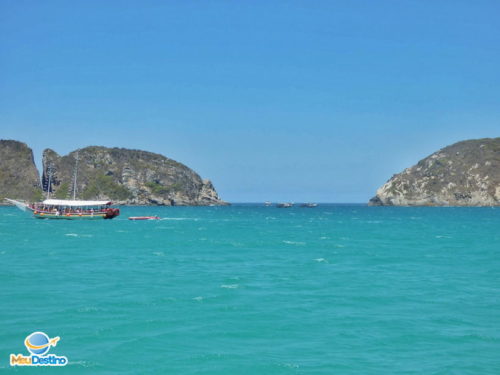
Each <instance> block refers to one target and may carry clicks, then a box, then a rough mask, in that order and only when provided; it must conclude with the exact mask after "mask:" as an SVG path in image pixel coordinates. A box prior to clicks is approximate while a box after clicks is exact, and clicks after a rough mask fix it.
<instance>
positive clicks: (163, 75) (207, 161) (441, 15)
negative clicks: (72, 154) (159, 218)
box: [0, 0, 500, 202]
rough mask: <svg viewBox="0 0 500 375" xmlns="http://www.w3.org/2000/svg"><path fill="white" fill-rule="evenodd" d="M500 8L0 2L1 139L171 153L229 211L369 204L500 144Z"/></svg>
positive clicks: (491, 4)
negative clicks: (422, 169)
mask: <svg viewBox="0 0 500 375" xmlns="http://www.w3.org/2000/svg"><path fill="white" fill-rule="evenodd" d="M499 15H500V2H499V1H496V0H494V1H484V0H477V1H470V0H467V1H465V0H432V1H430V0H429V1H426V0H419V1H407V0H379V1H368V0H367V1H353V0H349V1H333V0H332V1H272V0H269V1H188V0H182V1H147V0H146V1H92V0H86V1H51V0H48V1H23V0H0V138H3V139H18V140H21V141H24V142H26V143H28V144H29V145H30V146H31V147H32V148H33V150H34V152H35V154H36V158H37V163H38V164H40V158H41V157H40V155H41V152H42V151H43V149H44V148H47V147H50V148H53V149H54V150H56V151H57V152H59V153H60V154H66V153H67V152H69V151H71V150H74V149H76V148H79V147H83V146H87V145H104V146H117V147H129V148H137V149H144V150H149V151H153V152H158V153H162V154H164V155H166V156H168V157H171V158H173V159H175V160H178V161H180V162H182V163H184V164H186V165H188V166H189V167H191V168H193V169H194V170H196V171H197V172H198V173H200V175H201V176H202V177H204V178H210V179H211V180H212V181H213V183H214V185H215V187H216V189H217V190H218V191H219V193H220V195H221V196H222V198H224V199H226V200H229V201H233V202H237V201H239V202H243V201H264V200H272V201H297V202H298V201H319V202H366V201H367V200H368V199H369V198H370V197H372V196H373V195H374V193H375V190H376V189H377V187H379V186H380V185H381V184H383V183H384V182H385V181H386V180H387V179H388V178H389V177H391V175H392V174H394V173H397V172H399V171H401V170H402V169H404V168H405V167H408V166H410V165H412V164H414V163H416V162H417V161H418V160H419V159H421V158H423V157H425V156H427V155H428V154H430V153H432V152H433V151H435V150H437V149H439V148H441V147H444V146H446V145H448V144H450V143H453V142H456V141H459V140H463V139H469V138H482V137H496V136H500V69H499V67H500V22H498V16H499Z"/></svg>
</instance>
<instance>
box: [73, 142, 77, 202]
mask: <svg viewBox="0 0 500 375" xmlns="http://www.w3.org/2000/svg"><path fill="white" fill-rule="evenodd" d="M77 176H78V151H77V152H76V163H75V173H74V174H73V200H76V178H77Z"/></svg>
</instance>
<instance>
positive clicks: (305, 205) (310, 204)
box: [300, 203, 318, 208]
mask: <svg viewBox="0 0 500 375" xmlns="http://www.w3.org/2000/svg"><path fill="white" fill-rule="evenodd" d="M300 207H310V208H311V207H318V204H317V203H302V204H301V205H300Z"/></svg>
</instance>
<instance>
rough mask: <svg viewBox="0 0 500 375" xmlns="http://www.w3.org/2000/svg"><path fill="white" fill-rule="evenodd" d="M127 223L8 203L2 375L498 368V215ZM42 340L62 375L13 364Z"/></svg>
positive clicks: (235, 213) (174, 210)
mask: <svg viewBox="0 0 500 375" xmlns="http://www.w3.org/2000/svg"><path fill="white" fill-rule="evenodd" d="M121 212H122V214H121V216H120V217H119V218H117V219H115V220H109V221H108V220H103V221H93V222H83V221H82V222H78V221H55V220H37V219H33V218H31V217H30V216H29V215H28V214H26V213H23V212H21V211H19V210H17V209H16V208H13V207H1V208H0V297H1V308H0V328H1V329H0V371H2V372H7V373H9V372H12V373H17V372H19V373H27V372H30V373H34V372H37V373H48V372H51V373H53V372H55V371H58V372H59V373H64V374H114V373H120V374H136V373H141V374H160V373H161V374H183V375H189V374H217V375H223V374H228V375H235V374H266V375H273V374H353V375H354V374H356V375H358V374H471V375H472V374H474V375H477V374H481V375H485V374H499V373H500V355H499V353H500V209H499V208H424V207H422V208H398V207H366V206H363V205H320V206H319V207H317V208H300V207H293V208H289V209H278V208H275V207H263V206H257V205H234V206H231V207H122V208H121ZM140 215H158V216H160V217H162V218H163V219H162V220H159V221H144V222H132V221H129V220H127V217H128V216H140ZM34 331H44V332H46V333H47V334H48V335H49V336H50V337H53V336H60V337H61V340H60V342H59V343H58V345H57V346H56V347H55V348H52V349H51V353H55V354H57V355H65V356H67V357H68V359H69V362H70V363H69V365H68V366H67V367H66V368H65V369H60V370H56V369H53V368H38V369H28V368H11V367H10V366H9V355H10V353H16V354H17V353H23V354H27V351H26V348H25V347H24V344H23V341H24V338H25V337H26V336H27V335H28V334H30V333H31V332H34ZM61 370H62V371H61Z"/></svg>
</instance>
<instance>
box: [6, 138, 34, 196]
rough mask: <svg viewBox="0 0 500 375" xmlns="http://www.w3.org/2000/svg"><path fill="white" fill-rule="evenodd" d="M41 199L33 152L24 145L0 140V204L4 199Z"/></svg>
mask: <svg viewBox="0 0 500 375" xmlns="http://www.w3.org/2000/svg"><path fill="white" fill-rule="evenodd" d="M41 197H42V190H41V188H40V178H39V175H38V170H37V169H36V166H35V162H34V161H33V151H32V150H31V148H29V147H28V146H27V145H26V144H25V143H22V142H18V141H10V140H0V204H6V202H5V201H4V198H12V199H20V200H29V201H31V200H38V199H40V198H41Z"/></svg>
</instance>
